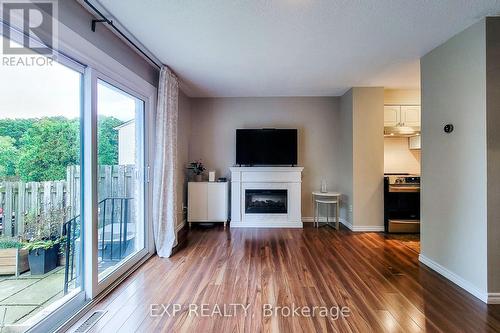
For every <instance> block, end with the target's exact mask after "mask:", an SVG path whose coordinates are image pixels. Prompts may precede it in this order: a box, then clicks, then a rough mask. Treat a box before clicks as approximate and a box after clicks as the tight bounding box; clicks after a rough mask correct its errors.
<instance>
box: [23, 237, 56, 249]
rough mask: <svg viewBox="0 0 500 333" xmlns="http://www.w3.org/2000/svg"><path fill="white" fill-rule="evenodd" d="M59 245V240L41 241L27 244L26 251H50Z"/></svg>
mask: <svg viewBox="0 0 500 333" xmlns="http://www.w3.org/2000/svg"><path fill="white" fill-rule="evenodd" d="M57 244H59V240H58V239H57V240H41V241H36V242H30V243H26V244H25V246H24V249H26V250H28V251H33V250H39V249H44V250H48V249H50V248H52V247H54V246H55V245H57Z"/></svg>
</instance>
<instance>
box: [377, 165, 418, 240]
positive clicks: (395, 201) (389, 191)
mask: <svg viewBox="0 0 500 333" xmlns="http://www.w3.org/2000/svg"><path fill="white" fill-rule="evenodd" d="M384 225H385V231H386V232H394V233H418V232H420V176H418V175H410V174H386V176H385V177H384Z"/></svg>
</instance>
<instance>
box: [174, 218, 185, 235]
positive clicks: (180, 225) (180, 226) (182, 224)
mask: <svg viewBox="0 0 500 333" xmlns="http://www.w3.org/2000/svg"><path fill="white" fill-rule="evenodd" d="M185 225H186V220H184V221H182V222H181V223H180V224H179V225H178V226H176V227H175V233H176V234H178V233H179V231H180V230H181V229H182V228H184V226H185Z"/></svg>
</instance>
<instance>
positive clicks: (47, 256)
mask: <svg viewBox="0 0 500 333" xmlns="http://www.w3.org/2000/svg"><path fill="white" fill-rule="evenodd" d="M58 253H59V244H57V245H54V246H53V247H51V248H49V249H36V250H31V251H30V252H29V254H28V261H29V264H30V271H31V275H43V274H46V273H48V272H50V271H51V270H53V269H54V268H56V267H57V259H58Z"/></svg>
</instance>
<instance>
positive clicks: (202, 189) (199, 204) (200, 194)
mask: <svg viewBox="0 0 500 333" xmlns="http://www.w3.org/2000/svg"><path fill="white" fill-rule="evenodd" d="M207 196H208V187H207V183H188V222H191V221H207V218H208V206H207V204H208V198H207Z"/></svg>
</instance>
